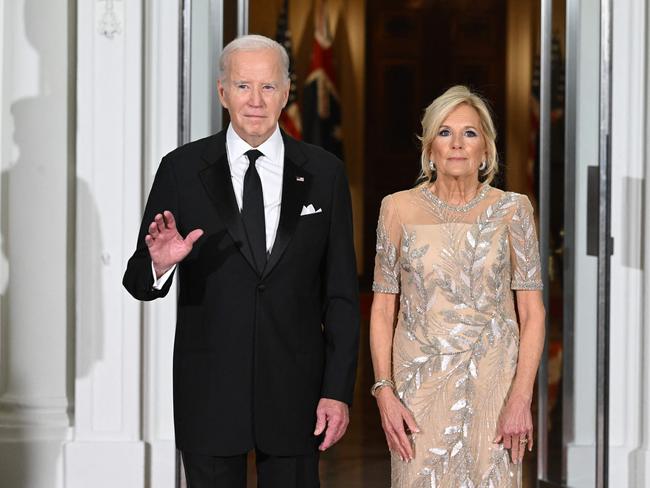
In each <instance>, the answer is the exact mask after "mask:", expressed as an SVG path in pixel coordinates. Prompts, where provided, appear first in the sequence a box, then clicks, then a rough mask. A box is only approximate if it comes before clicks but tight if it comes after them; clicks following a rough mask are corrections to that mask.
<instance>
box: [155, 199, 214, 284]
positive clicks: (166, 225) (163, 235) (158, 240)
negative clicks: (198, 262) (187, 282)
mask: <svg viewBox="0 0 650 488" xmlns="http://www.w3.org/2000/svg"><path fill="white" fill-rule="evenodd" d="M148 230H149V233H148V234H147V235H146V236H145V238H144V242H145V243H146V244H147V247H148V248H149V255H150V256H151V261H152V262H153V269H154V271H155V272H156V278H160V277H161V276H162V275H163V274H165V272H166V271H168V270H169V269H170V268H171V267H172V266H174V265H176V264H178V263H180V262H181V261H182V260H183V259H185V256H187V255H188V254H189V253H190V251H191V250H192V247H193V246H194V243H195V242H196V241H197V240H198V239H199V237H201V236H202V235H203V230H202V229H194V230H193V231H192V232H190V233H189V234H187V236H186V237H185V239H183V236H181V235H180V234H179V233H178V229H176V220H175V219H174V214H172V213H171V212H170V211H169V210H165V211H164V212H163V213H161V214H156V216H155V217H154V219H153V222H151V224H149V229H148Z"/></svg>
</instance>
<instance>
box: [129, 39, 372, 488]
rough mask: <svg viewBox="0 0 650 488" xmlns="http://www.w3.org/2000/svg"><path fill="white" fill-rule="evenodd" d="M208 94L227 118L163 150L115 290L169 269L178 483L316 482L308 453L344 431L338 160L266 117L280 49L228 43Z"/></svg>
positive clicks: (280, 82) (160, 281) (344, 310)
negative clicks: (215, 95)
mask: <svg viewBox="0 0 650 488" xmlns="http://www.w3.org/2000/svg"><path fill="white" fill-rule="evenodd" d="M220 70H221V74H220V79H219V80H218V90H219V98H220V100H221V103H222V105H223V106H224V107H225V108H226V109H227V110H228V112H229V113H230V119H231V123H230V125H229V127H228V129H227V130H226V131H222V132H220V133H218V134H215V135H213V136H210V137H207V138H205V139H202V140H199V141H196V142H193V143H190V144H187V145H185V146H182V147H180V148H178V149H176V150H175V151H173V152H171V153H170V154H168V155H167V156H165V157H164V158H163V160H162V162H161V164H160V167H159V169H158V172H157V175H156V178H155V181H154V184H153V187H152V189H151V193H150V195H149V200H148V202H147V205H146V208H145V213H144V217H143V221H142V226H141V229H140V234H139V237H138V244H137V249H136V251H135V253H134V255H133V256H132V257H131V259H130V260H129V263H128V267H127V270H126V273H125V275H124V286H125V287H126V288H127V290H128V291H129V292H130V293H131V294H132V295H133V296H134V297H135V298H137V299H139V300H152V299H155V298H158V297H162V296H164V295H165V294H166V293H167V292H168V290H169V287H170V283H171V275H173V274H178V278H179V294H178V317H177V325H176V339H175V344H174V419H175V427H176V442H177V446H178V448H179V450H180V451H181V453H182V457H183V462H184V465H185V470H186V471H185V472H186V478H187V480H188V483H189V487H190V488H203V487H210V488H215V487H238V488H239V487H245V485H246V453H247V452H248V451H250V450H251V449H255V451H256V461H257V463H256V464H257V474H258V486H260V487H281V488H287V487H300V488H305V487H312V486H319V481H318V450H321V451H324V450H326V449H327V448H329V447H330V446H332V445H333V444H334V443H336V442H337V441H338V440H339V439H340V438H341V436H342V435H343V434H344V433H345V430H346V428H347V424H348V419H349V415H348V404H350V403H351V400H352V392H353V388H354V378H355V370H356V361H357V348H358V334H359V307H358V289H357V281H356V269H355V259H354V252H353V244H352V242H353V241H352V217H351V205H350V195H349V190H348V184H347V179H346V176H345V173H344V170H343V165H342V163H341V161H339V160H338V159H336V158H335V157H334V156H332V155H331V154H329V153H327V152H326V151H324V150H323V149H320V148H318V147H316V146H312V145H308V144H305V143H302V142H298V141H296V140H294V139H292V138H290V137H288V136H287V135H286V134H284V133H282V132H281V131H280V129H279V127H278V118H279V117H280V112H281V111H282V108H283V107H284V105H285V104H286V102H287V97H288V94H289V77H288V57H287V53H286V51H284V48H282V47H281V46H280V45H279V44H277V43H276V42H275V41H272V40H271V39H267V38H265V37H262V36H253V35H251V36H244V37H241V38H239V39H236V40H235V41H233V42H231V43H230V44H228V46H226V47H225V48H224V50H223V53H222V56H221V59H220Z"/></svg>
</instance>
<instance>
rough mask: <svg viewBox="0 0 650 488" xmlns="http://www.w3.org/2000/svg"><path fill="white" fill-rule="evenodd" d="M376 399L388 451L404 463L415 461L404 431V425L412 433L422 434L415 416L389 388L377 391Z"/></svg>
mask: <svg viewBox="0 0 650 488" xmlns="http://www.w3.org/2000/svg"><path fill="white" fill-rule="evenodd" d="M375 397H376V399H377V406H378V407H379V413H380V415H381V426H382V428H383V429H384V434H385V435H386V442H387V443H388V449H390V450H391V451H392V452H395V453H397V454H399V457H400V458H401V459H402V461H411V460H412V459H413V447H412V445H411V441H410V440H409V438H408V435H407V434H406V430H405V429H404V424H406V426H407V427H408V429H409V430H410V431H411V433H413V434H414V433H418V432H420V429H419V428H418V426H417V424H416V422H415V419H414V418H413V415H412V414H411V412H409V410H408V409H407V408H406V407H405V406H404V404H403V403H402V402H401V401H400V400H399V399H398V398H397V397H396V396H395V393H394V392H393V390H392V389H391V388H389V387H384V388H380V389H379V390H377V393H376V395H375Z"/></svg>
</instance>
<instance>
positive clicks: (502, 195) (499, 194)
mask: <svg viewBox="0 0 650 488" xmlns="http://www.w3.org/2000/svg"><path fill="white" fill-rule="evenodd" d="M488 196H490V197H491V200H492V201H507V202H512V203H516V204H518V205H522V204H523V205H527V206H528V205H530V199H529V198H528V196H527V195H526V194H525V193H517V192H514V191H506V190H502V189H500V188H495V187H493V186H491V187H490V191H489V193H488Z"/></svg>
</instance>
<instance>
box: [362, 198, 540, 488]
mask: <svg viewBox="0 0 650 488" xmlns="http://www.w3.org/2000/svg"><path fill="white" fill-rule="evenodd" d="M541 288H542V282H541V270H540V258H539V249H538V243H537V236H536V233H535V222H534V219H533V209H532V206H531V204H530V201H529V200H528V198H527V197H526V196H524V195H520V194H517V193H511V192H503V191H501V190H498V189H496V188H492V187H490V186H488V185H483V187H482V188H481V189H479V192H478V193H477V195H476V197H475V198H474V199H473V200H472V201H470V202H469V203H467V204H466V205H462V206H452V205H448V204H446V203H445V202H444V201H442V200H440V199H438V198H437V197H436V196H435V195H434V194H433V193H431V191H430V190H429V189H428V187H427V186H420V187H416V188H413V189H410V190H407V191H402V192H399V193H395V194H392V195H389V196H387V197H385V198H384V200H383V201H382V206H381V211H380V216H379V223H378V227H377V255H376V261H375V271H374V282H373V291H375V292H380V293H393V294H399V303H400V304H399V312H398V319H397V325H396V328H395V332H394V338H393V350H392V351H393V357H392V370H393V379H394V381H395V384H396V390H397V394H398V396H399V398H400V399H401V401H402V402H403V403H404V405H405V406H406V407H407V408H408V409H409V410H410V411H411V412H412V413H413V415H414V416H415V420H416V422H417V424H418V427H419V428H420V433H417V434H413V435H412V436H411V441H412V445H413V446H414V448H415V451H414V452H415V456H414V459H413V460H412V461H411V462H409V463H407V462H403V461H402V460H401V459H400V458H399V457H398V455H396V454H393V455H392V457H391V473H392V474H391V479H392V484H391V486H392V488H424V487H427V488H484V487H485V488H511V487H521V464H518V465H514V464H512V462H511V461H510V457H509V451H507V450H506V449H504V448H503V446H502V445H500V444H494V443H493V442H492V441H493V439H494V437H495V434H496V425H497V420H498V418H499V414H500V412H501V409H502V407H503V405H504V403H505V400H506V398H507V395H508V391H509V389H510V386H511V384H512V380H513V377H514V374H515V370H516V366H517V355H518V350H519V326H518V323H517V316H516V313H515V306H514V293H513V291H512V290H538V289H541Z"/></svg>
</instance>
